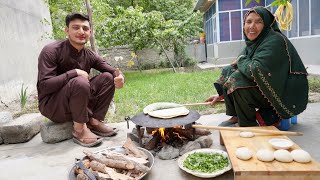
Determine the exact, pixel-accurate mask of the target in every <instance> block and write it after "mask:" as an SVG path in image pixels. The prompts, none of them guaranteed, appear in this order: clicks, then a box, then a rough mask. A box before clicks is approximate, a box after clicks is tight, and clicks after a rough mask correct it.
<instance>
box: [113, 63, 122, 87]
mask: <svg viewBox="0 0 320 180" xmlns="http://www.w3.org/2000/svg"><path fill="white" fill-rule="evenodd" d="M113 81H114V86H115V87H116V88H117V89H120V88H122V87H123V85H124V77H123V76H122V74H121V71H120V70H119V69H118V68H117V69H116V77H115V78H114V80H113Z"/></svg>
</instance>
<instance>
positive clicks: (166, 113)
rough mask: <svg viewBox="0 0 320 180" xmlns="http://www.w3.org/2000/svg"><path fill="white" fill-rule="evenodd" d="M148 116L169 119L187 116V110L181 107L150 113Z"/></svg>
mask: <svg viewBox="0 0 320 180" xmlns="http://www.w3.org/2000/svg"><path fill="white" fill-rule="evenodd" d="M148 114H149V115H150V116H152V117H156V118H161V119H170V118H174V117H178V116H184V115H187V114H189V110H188V109H187V108H185V107H183V106H182V107H174V108H168V109H161V110H156V111H151V112H149V113H148Z"/></svg>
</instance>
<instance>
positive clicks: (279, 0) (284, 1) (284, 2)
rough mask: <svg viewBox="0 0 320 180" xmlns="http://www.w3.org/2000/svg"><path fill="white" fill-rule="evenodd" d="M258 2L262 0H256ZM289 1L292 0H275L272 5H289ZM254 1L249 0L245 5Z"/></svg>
mask: <svg viewBox="0 0 320 180" xmlns="http://www.w3.org/2000/svg"><path fill="white" fill-rule="evenodd" d="M255 1H256V2H257V3H260V0H255ZM287 1H291V0H274V1H273V2H272V3H271V6H279V5H281V4H282V5H287ZM251 2H252V0H247V1H246V4H245V5H244V6H245V7H246V6H248V5H249V4H250V3H251Z"/></svg>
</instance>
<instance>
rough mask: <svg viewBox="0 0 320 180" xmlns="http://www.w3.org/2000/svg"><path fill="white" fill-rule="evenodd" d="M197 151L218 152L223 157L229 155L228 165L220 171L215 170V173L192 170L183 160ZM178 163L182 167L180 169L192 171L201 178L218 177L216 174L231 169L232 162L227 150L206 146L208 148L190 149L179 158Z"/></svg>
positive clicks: (191, 172)
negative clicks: (185, 165) (184, 164)
mask: <svg viewBox="0 0 320 180" xmlns="http://www.w3.org/2000/svg"><path fill="white" fill-rule="evenodd" d="M196 152H202V153H218V154H221V155H222V156H223V157H227V158H228V166H227V167H224V168H223V169H221V170H219V171H216V172H213V173H202V172H197V171H193V170H190V169H188V168H186V167H184V166H183V162H184V160H185V159H186V158H187V157H188V155H189V154H192V153H196ZM178 165H179V167H180V169H182V170H184V171H186V172H187V173H190V174H192V175H194V176H197V177H201V178H212V177H216V176H219V175H221V174H223V173H225V172H227V171H229V170H230V169H231V162H230V159H229V156H228V153H227V152H225V151H222V150H218V149H209V148H206V149H197V150H193V151H190V152H187V153H185V154H184V155H182V156H181V157H180V158H179V159H178Z"/></svg>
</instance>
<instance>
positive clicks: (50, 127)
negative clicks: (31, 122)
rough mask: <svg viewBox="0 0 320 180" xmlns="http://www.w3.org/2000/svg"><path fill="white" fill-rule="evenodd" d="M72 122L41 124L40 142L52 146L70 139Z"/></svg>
mask: <svg viewBox="0 0 320 180" xmlns="http://www.w3.org/2000/svg"><path fill="white" fill-rule="evenodd" d="M72 131H73V122H72V121H69V122H65V123H54V122H52V121H50V120H49V121H48V122H43V123H41V128H40V134H41V138H42V141H43V142H45V143H49V144H53V143H57V142H61V141H64V140H67V139H71V138H72Z"/></svg>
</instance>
